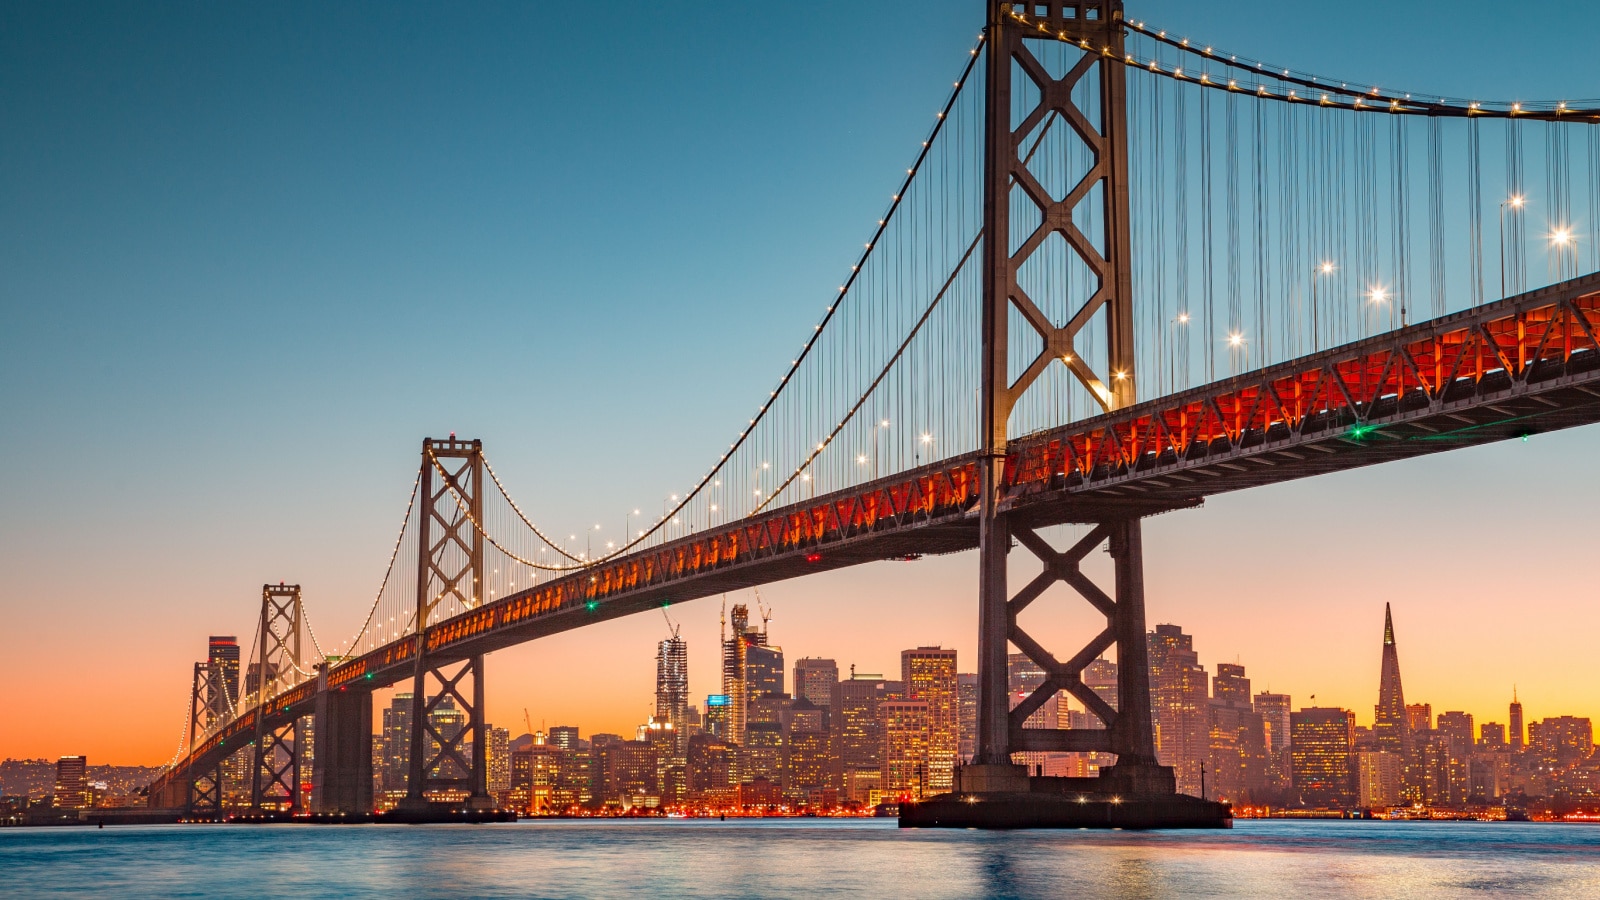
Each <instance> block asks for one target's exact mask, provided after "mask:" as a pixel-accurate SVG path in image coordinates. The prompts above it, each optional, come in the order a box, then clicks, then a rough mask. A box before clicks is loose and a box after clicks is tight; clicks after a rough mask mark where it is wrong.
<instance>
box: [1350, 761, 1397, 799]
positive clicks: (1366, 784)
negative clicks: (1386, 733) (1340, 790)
mask: <svg viewBox="0 0 1600 900" xmlns="http://www.w3.org/2000/svg"><path fill="white" fill-rule="evenodd" d="M1356 763H1357V768H1358V771H1359V776H1358V777H1359V779H1360V784H1359V786H1358V789H1357V792H1356V793H1357V795H1358V796H1357V798H1356V802H1357V804H1358V805H1360V806H1361V808H1362V809H1385V808H1387V807H1391V806H1396V805H1398V804H1399V803H1400V772H1401V767H1402V761H1401V757H1400V754H1398V753H1395V752H1393V751H1391V750H1368V751H1365V752H1363V753H1358V754H1356Z"/></svg>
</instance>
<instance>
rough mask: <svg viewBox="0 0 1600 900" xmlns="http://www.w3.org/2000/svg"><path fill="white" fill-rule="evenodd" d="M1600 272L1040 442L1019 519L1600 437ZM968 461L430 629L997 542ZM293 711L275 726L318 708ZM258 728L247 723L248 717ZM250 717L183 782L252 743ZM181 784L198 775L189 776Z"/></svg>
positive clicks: (443, 642) (619, 610)
mask: <svg viewBox="0 0 1600 900" xmlns="http://www.w3.org/2000/svg"><path fill="white" fill-rule="evenodd" d="M1597 333H1600V275H1589V276H1585V277H1583V278H1579V279H1574V280H1572V281H1569V282H1565V283H1562V284H1559V285H1555V286H1552V287H1549V288H1545V289H1541V290H1539V291H1534V292H1532V293H1529V294H1524V295H1521V296H1518V297H1512V298H1509V299H1506V300H1501V301H1497V302H1495V303H1490V304H1485V305H1484V306H1481V307H1479V308H1477V309H1474V310H1469V311H1466V312H1462V313H1456V314H1453V315H1450V316H1446V317H1443V318H1440V319H1436V320H1433V321H1430V322H1425V323H1421V324H1419V325H1413V326H1410V327H1407V328H1403V329H1400V330H1398V331H1394V332H1389V333H1387V334H1384V335H1380V336H1377V337H1374V338H1369V339H1367V340H1364V341H1359V342H1355V343H1352V344H1346V345H1344V346H1341V347H1338V348H1334V349H1331V350H1327V351H1324V352H1322V353H1318V354H1313V355H1311V356H1307V357H1303V358H1300V359H1296V360H1293V361H1291V362H1288V363H1283V364H1280V365H1276V366H1272V367H1269V368H1266V369H1263V370H1260V371H1257V372H1252V373H1249V374H1247V375H1242V376H1238V377H1234V378H1230V379H1227V380H1224V381H1220V382H1216V383H1213V384H1210V385H1206V386H1204V387H1201V388H1196V389H1194V390H1190V391H1185V392H1182V393H1179V394H1175V395H1172V396H1168V397H1164V398H1161V399H1158V400H1153V401H1149V402H1146V403H1141V404H1137V405H1135V406H1131V407H1128V408H1126V409H1123V410H1119V411H1117V412H1114V413H1109V414H1106V415H1103V416H1099V417H1097V418H1094V419H1089V420H1085V421H1081V422H1077V423H1074V424H1072V425H1069V426H1065V427H1063V428H1060V429H1054V430H1051V431H1048V432H1043V433H1040V434H1035V435H1029V436H1026V437H1023V438H1020V439H1017V440H1014V441H1013V442H1012V443H1011V447H1010V448H1009V449H1008V452H1007V459H1006V467H1005V472H1006V474H1005V481H1004V483H1003V485H1002V486H1001V496H1002V508H1003V509H1004V510H1005V511H1006V512H1007V513H1008V514H1009V515H1010V516H1012V517H1013V519H1014V521H1016V522H1018V523H1019V524H1023V525H1027V526H1030V527H1042V526H1047V525H1053V524H1063V523H1095V522H1101V521H1106V520H1108V519H1113V518H1118V517H1127V516H1143V515H1151V514H1156V513H1160V512H1166V511H1171V510H1176V509H1182V508H1187V507H1194V506H1198V505H1200V504H1201V503H1202V502H1203V501H1204V498H1206V497H1208V496H1211V495H1215V494H1220V493H1224V492H1228V491H1236V490H1242V489H1245V488H1250V487H1257V486H1261V485H1266V484H1271V483H1276V482H1282V481H1290V480H1295V479H1300V478H1308V477H1311V476H1315V475H1320V474H1324V473H1329V472H1336V471H1343V470H1347V469H1355V468H1360V467H1363V466H1369V465H1374V464H1377V463H1381V462H1388V461H1391V460H1397V459H1405V458H1409V457H1414V456H1420V455H1424V454H1430V453H1438V452H1442V451H1445V450H1453V449H1457V448H1461V447H1468V446H1477V445H1482V444H1488V443H1493V442H1496V441H1503V440H1510V439H1515V438H1520V437H1526V436H1529V435H1532V434H1538V433H1541V432H1547V431H1554V430H1559V429H1564V428H1571V427H1575V426H1578V425H1586V424H1590V423H1593V422H1597V421H1600V340H1597V339H1596V334H1597ZM978 463H979V460H978V457H977V456H976V455H975V454H967V455H964V456H960V457H954V458H951V459H948V460H944V461H942V462H940V463H936V464H933V465H930V466H926V467H923V468H921V469H916V470H913V471H910V472H905V473H900V474H897V475H893V476H890V477H887V478H884V479H880V480H878V481H876V482H873V483H869V484H865V485H862V486H860V487H857V488H854V489H851V490H847V491H841V492H837V493H835V494H832V495H828V496H824V497H818V498H815V499H813V500H808V501H805V502H802V503H798V504H794V505H791V506H789V507H785V508H782V509H775V510H772V511H771V512H766V513H762V514H760V515H758V516H755V517H752V518H751V519H748V520H746V521H745V522H742V523H737V524H732V525H726V526H721V527H719V528H718V529H716V530H714V531H710V532H706V533H703V534H698V535H693V536H690V537H687V538H683V539H680V540H677V541H673V542H670V543H668V544H666V545H664V546H660V547H656V548H652V549H650V550H646V551H642V552H639V553H636V554H632V555H630V556H628V557H624V558H621V559H618V560H614V561H609V562H606V563H602V564H600V565H598V566H596V567H594V568H592V569H588V570H585V571H583V572H581V573H579V574H575V575H572V576H568V577H566V578H563V579H559V580H555V581H551V582H548V583H546V584H543V585H540V586H539V587H537V588H534V589H531V590H529V591H525V592H522V593H520V594H516V595H512V596H509V597H505V598H502V599H500V600H497V601H495V602H493V603H490V604H487V605H485V606H483V607H480V608H479V609H477V610H473V611H471V612H467V613H463V614H460V615H457V616H455V617H453V618H452V619H449V620H446V621H444V622H440V623H437V624H436V625H434V626H432V627H431V628H429V630H428V633H427V636H426V638H425V640H426V644H427V651H426V652H427V654H428V658H429V660H430V662H432V663H434V664H442V663H447V662H450V661H453V660H460V659H466V658H468V657H471V656H475V655H478V654H482V653H486V652H489V651H492V650H497V649H501V648H504V647H509V646H512V645H515V644H519V643H523V642H526V641H530V640H534V639H536V638H539V637H544V636H546V635H550V634H556V633H559V632H563V631H569V630H572V629H576V628H582V627H586V626H590V625H594V624H596V623H598V622H602V621H606V620H609V619H615V618H619V617H622V616H626V615H631V614H634V613H637V612H642V611H646V610H650V609H656V608H660V607H661V606H663V605H665V604H669V603H670V604H678V603H682V602H685V601H688V600H693V599H697V598H700V597H707V596H714V595H716V594H720V593H724V592H727V591H734V590H739V589H742V588H747V587H750V586H754V585H761V584H768V583H771V582H775V581H782V580H785V579H789V578H794V577H798V576H801V575H808V574H813V573H817V572H822V571H829V570H835V569H841V568H846V567H849V566H855V565H860V564H863V563H869V562H878V561H882V560H889V559H901V558H915V557H916V556H919V555H924V554H942V553H952V552H957V551H962V550H969V549H973V548H975V547H977V545H978V529H977V521H976V513H977V501H978V490H977V488H978V485H977V472H978ZM415 647H416V638H414V637H408V638H403V639H401V640H399V641H396V642H394V643H391V644H389V645H387V646H385V647H381V648H379V649H377V650H375V651H373V652H371V653H368V654H366V655H364V656H362V657H359V658H356V659H352V660H349V661H346V662H343V663H341V664H339V665H338V666H337V667H335V668H334V669H333V670H332V671H331V672H329V673H328V687H329V689H330V690H345V691H348V690H354V691H369V690H372V689H375V688H378V687H383V686H387V685H390V684H394V683H396V682H398V681H401V680H403V679H406V678H409V677H411V675H412V673H413V671H414V668H413V667H414V655H413V654H414V652H415ZM305 687H307V686H302V688H300V689H295V690H293V691H291V692H290V693H289V694H286V695H283V696H282V697H280V698H277V699H275V700H274V701H273V702H272V704H271V707H272V708H271V709H270V711H269V712H268V717H267V722H268V725H269V726H271V725H274V724H278V723H281V722H284V721H288V720H289V719H291V718H294V717H296V716H300V715H306V714H310V713H312V712H313V710H314V707H315V702H314V701H315V693H314V692H312V691H307V690H304V688H305ZM247 716H248V714H247ZM245 719H246V716H242V717H241V719H240V720H239V721H238V722H237V723H236V724H235V726H233V727H230V728H225V729H224V731H223V732H222V733H220V734H218V735H214V736H213V738H212V739H211V740H210V741H208V742H206V743H205V744H202V745H201V747H200V748H198V752H197V753H196V754H194V755H193V756H191V757H190V758H189V759H188V760H186V761H185V763H183V764H180V770H185V769H191V767H192V770H193V771H204V770H205V769H206V767H208V766H214V765H215V764H216V763H217V762H218V761H219V760H220V759H221V758H222V757H223V756H225V755H226V753H225V752H224V748H223V745H222V743H221V741H220V740H219V739H223V740H226V742H227V743H229V744H232V745H233V746H235V747H237V746H238V743H237V740H236V739H237V737H238V736H239V735H240V734H242V733H243V731H244V730H245V729H246V727H247V726H250V723H248V722H245V721H244V720H245ZM174 774H175V775H176V776H177V777H181V774H179V773H174Z"/></svg>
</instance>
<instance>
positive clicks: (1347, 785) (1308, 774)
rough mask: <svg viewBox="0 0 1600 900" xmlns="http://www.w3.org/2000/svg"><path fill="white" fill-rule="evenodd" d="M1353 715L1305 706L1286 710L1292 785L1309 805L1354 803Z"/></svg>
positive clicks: (1341, 806)
mask: <svg viewBox="0 0 1600 900" xmlns="http://www.w3.org/2000/svg"><path fill="white" fill-rule="evenodd" d="M1355 730H1356V729H1355V716H1354V715H1353V714H1351V713H1350V712H1349V711H1348V710H1343V709H1332V708H1327V707H1308V708H1306V709H1302V710H1298V711H1296V712H1293V713H1290V714H1289V733H1290V735H1291V738H1290V748H1289V756H1290V759H1291V760H1292V775H1293V779H1294V788H1295V790H1296V792H1298V793H1299V795H1300V802H1301V803H1302V804H1304V805H1305V806H1308V807H1310V808H1312V809H1350V808H1352V807H1354V806H1355V802H1356V788H1357V779H1356V773H1355V772H1354V771H1353V766H1352V764H1353V759H1352V753H1353V750H1354V748H1355Z"/></svg>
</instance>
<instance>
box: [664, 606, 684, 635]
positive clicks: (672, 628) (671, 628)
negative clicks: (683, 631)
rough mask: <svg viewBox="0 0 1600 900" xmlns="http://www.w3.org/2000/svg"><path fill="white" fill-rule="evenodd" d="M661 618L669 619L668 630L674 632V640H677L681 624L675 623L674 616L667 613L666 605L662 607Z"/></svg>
mask: <svg viewBox="0 0 1600 900" xmlns="http://www.w3.org/2000/svg"><path fill="white" fill-rule="evenodd" d="M661 618H663V619H666V620H667V630H668V631H671V632H672V637H673V640H677V637H678V628H679V627H681V626H680V625H677V624H673V621H672V617H671V616H669V615H667V608H666V607H665V606H663V607H661Z"/></svg>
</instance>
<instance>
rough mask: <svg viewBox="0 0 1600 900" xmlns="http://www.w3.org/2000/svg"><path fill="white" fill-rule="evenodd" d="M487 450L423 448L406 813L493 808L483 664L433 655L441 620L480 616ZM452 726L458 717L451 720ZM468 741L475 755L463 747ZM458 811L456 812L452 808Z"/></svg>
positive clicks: (474, 446) (464, 444) (456, 443)
mask: <svg viewBox="0 0 1600 900" xmlns="http://www.w3.org/2000/svg"><path fill="white" fill-rule="evenodd" d="M483 473H484V466H483V442H482V441H478V440H472V441H466V440H457V439H456V436H455V435H454V434H452V435H450V437H449V438H448V439H446V440H439V439H436V438H429V439H427V440H424V441H423V442H422V477H421V483H420V488H419V489H420V496H421V498H422V501H423V502H422V518H421V521H420V531H419V536H418V544H417V546H418V548H419V551H418V553H417V605H416V614H417V618H416V649H415V659H416V669H415V675H414V676H413V679H412V692H411V698H412V699H411V755H410V763H411V771H410V774H409V777H408V779H407V784H406V799H405V801H404V803H403V805H402V808H401V811H402V812H403V813H407V814H410V815H416V814H422V813H426V811H428V810H429V809H431V808H433V807H434V800H433V799H432V798H430V796H429V795H430V794H433V795H434V796H435V797H437V796H438V794H440V793H444V794H446V795H447V796H453V797H456V798H461V797H463V795H464V797H465V799H464V801H463V802H462V803H461V804H460V805H462V806H465V807H466V808H467V809H469V810H487V809H490V808H492V807H493V803H492V801H491V800H490V798H489V790H488V763H487V761H486V759H485V751H486V749H487V738H488V734H487V731H486V729H485V728H484V721H483V704H484V699H483V692H484V682H483V656H482V655H481V654H480V655H477V656H471V657H468V658H466V659H441V658H438V657H436V656H434V655H432V654H431V653H430V652H429V647H428V643H429V641H428V639H429V625H430V623H431V621H432V619H433V618H434V616H435V613H436V612H441V611H442V612H443V613H444V614H445V615H454V614H456V613H459V612H463V611H466V610H470V609H476V608H477V607H478V606H479V605H481V603H482V597H481V596H480V593H479V591H480V590H481V588H480V585H481V583H482V576H483V554H484V546H483V543H484V542H483V535H482V534H481V533H479V531H478V528H477V525H476V523H478V522H482V520H483V497H482V487H483ZM449 707H454V708H455V710H456V711H457V712H458V713H460V718H459V719H458V720H457V721H459V722H460V723H461V726H462V727H460V728H459V729H451V728H448V727H444V723H443V717H442V716H441V717H437V718H436V716H435V713H436V711H438V710H440V709H441V708H445V709H448V708H449ZM451 718H454V717H451ZM468 740H470V741H471V742H472V752H471V753H467V752H465V751H464V749H463V745H464V744H465V743H466V742H467V741H468ZM450 805H455V804H450Z"/></svg>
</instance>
